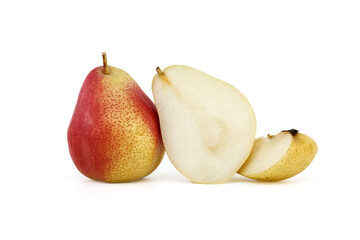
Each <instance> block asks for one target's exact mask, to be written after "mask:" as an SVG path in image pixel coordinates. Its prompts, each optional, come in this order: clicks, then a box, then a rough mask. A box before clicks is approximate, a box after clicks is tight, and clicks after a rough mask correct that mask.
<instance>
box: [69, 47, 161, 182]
mask: <svg viewBox="0 0 360 240" xmlns="http://www.w3.org/2000/svg"><path fill="white" fill-rule="evenodd" d="M67 139H68V145H69V151H70V155H71V157H72V160H73V162H74V164H75V166H76V167H77V169H78V170H79V171H80V172H81V173H82V174H84V175H85V176H87V177H89V178H91V179H94V180H99V181H104V182H128V181H134V180H137V179H140V178H142V177H145V176H147V175H149V174H150V173H151V172H153V171H154V170H155V169H156V168H157V167H158V165H159V164H160V162H161V160H162V158H163V156H164V145H163V142H162V138H161V132H160V125H159V117H158V114H157V110H156V107H155V105H154V103H153V102H152V101H151V100H150V99H149V98H148V97H147V96H146V94H145V93H144V92H143V91H142V90H141V89H140V87H139V85H138V84H137V83H136V82H135V81H134V80H133V79H132V78H131V76H130V75H129V74H128V73H126V72H125V71H123V70H121V69H118V68H115V67H112V66H109V65H108V64H107V58H106V54H105V53H103V66H102V67H97V68H95V69H93V70H92V71H91V72H90V73H89V75H88V76H87V77H86V79H85V82H84V83H83V86H82V88H81V90H80V94H79V97H78V100H77V104H76V107H75V110H74V113H73V116H72V119H71V122H70V126H69V128H68V132H67Z"/></svg>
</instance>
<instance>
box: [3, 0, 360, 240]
mask: <svg viewBox="0 0 360 240" xmlns="http://www.w3.org/2000/svg"><path fill="white" fill-rule="evenodd" d="M0 24H1V30H0V31H1V32H0V35H1V38H0V43H1V44H0V53H1V54H0V59H1V62H0V66H1V75H0V81H1V85H0V104H1V105H0V106H1V109H0V114H1V117H0V123H1V124H0V128H1V129H0V130H1V131H0V136H1V138H0V141H1V142H0V143H1V144H0V160H1V174H0V178H1V179H0V180H1V183H0V184H1V190H0V192H1V195H2V197H1V198H0V203H1V204H0V220H1V223H0V225H1V230H0V238H1V239H145V238H146V239H230V238H233V239H260V238H262V239H263V238H266V239H315V238H317V239H326V238H330V237H331V238H332V239H335V238H336V239H359V238H360V234H359V231H360V230H359V215H360V209H359V202H360V198H359V195H358V193H359V186H360V184H359V183H360V181H359V178H358V176H357V175H358V174H359V168H360V157H359V154H358V150H359V137H358V135H359V124H360V117H359V102H360V97H359V86H358V85H357V83H358V82H359V80H360V5H359V1H345V0H342V1H316V0H311V1H306V0H305V1H225V0H222V1H187V0H181V1H134V0H133V1H127V2H125V1H98V2H95V1H61V3H60V1H59V3H54V2H52V1H36V0H33V1H1V3H0ZM102 51H106V52H107V54H108V61H109V64H110V65H113V66H116V67H118V68H122V69H124V70H126V71H127V72H128V73H130V75H131V76H132V77H133V78H134V79H135V80H136V81H137V82H138V83H139V85H140V86H141V88H142V89H143V90H144V92H145V93H146V94H148V96H150V97H151V98H152V93H151V80H152V78H153V76H154V75H155V67H157V66H160V67H162V68H165V67H166V66H168V65H173V64H184V65H188V66H192V67H194V68H197V69H199V70H201V71H204V72H206V73H209V74H211V75H213V76H215V77H218V78H220V79H222V80H225V81H227V82H229V83H230V84H232V85H234V86H235V87H237V88H238V89H240V91H241V92H242V93H243V94H244V95H245V96H246V97H247V98H248V100H249V101H250V103H251V104H252V106H253V108H254V110H255V113H256V116H257V122H258V131H257V136H261V135H266V134H267V133H272V134H275V133H277V132H279V131H280V130H283V129H289V128H293V127H294V128H298V129H299V130H300V131H301V132H303V133H305V134H308V135H309V136H311V137H312V138H314V139H315V141H316V142H317V143H318V146H319V152H318V155H317V156H316V158H315V160H314V162H313V163H312V164H311V165H310V166H309V167H308V168H307V169H306V170H305V171H304V172H303V173H301V174H299V175H297V176H296V177H294V178H292V179H289V180H286V181H282V182H278V183H261V182H256V181H252V180H248V179H245V178H243V177H241V176H239V175H237V176H234V177H233V178H232V179H231V180H230V181H228V182H227V183H225V184H219V185H199V184H194V183H191V182H190V181H189V180H187V179H186V178H184V177H183V176H182V175H181V174H180V173H178V172H177V170H176V169H175V168H174V167H173V166H172V165H171V163H170V162H169V160H168V158H167V157H165V158H164V159H163V162H162V163H161V165H160V166H159V168H158V169H157V170H156V171H155V172H154V173H153V174H151V175H150V176H149V177H146V178H145V179H142V180H140V181H136V182H133V183H126V184H106V183H101V182H95V181H92V180H89V179H87V178H85V177H84V176H82V175H81V174H80V173H79V172H78V171H77V169H76V168H75V167H74V165H73V163H72V160H71V158H70V155H69V153H68V148H67V140H66V131H67V127H68V124H69V121H70V118H71V116H72V112H73V109H74V106H75V103H76V100H77V95H78V92H79V90H80V88H81V85H82V83H83V81H84V79H85V77H86V75H87V74H88V72H89V71H90V70H91V69H93V68H94V67H97V66H99V65H101V64H102V59H101V53H102Z"/></svg>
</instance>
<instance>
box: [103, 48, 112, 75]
mask: <svg viewBox="0 0 360 240" xmlns="http://www.w3.org/2000/svg"><path fill="white" fill-rule="evenodd" d="M102 57H103V72H104V74H106V75H109V74H110V68H109V66H108V63H107V57H106V52H103V53H102Z"/></svg>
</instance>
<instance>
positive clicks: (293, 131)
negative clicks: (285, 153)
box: [282, 128, 299, 137]
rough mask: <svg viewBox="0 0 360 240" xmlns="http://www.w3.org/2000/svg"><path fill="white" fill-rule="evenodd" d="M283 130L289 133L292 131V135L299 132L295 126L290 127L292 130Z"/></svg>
mask: <svg viewBox="0 0 360 240" xmlns="http://www.w3.org/2000/svg"><path fill="white" fill-rule="evenodd" d="M282 132H288V133H290V134H291V135H293V136H294V137H295V136H296V134H297V133H298V132H299V131H298V130H296V129H294V128H293V129H290V130H283V131H282Z"/></svg>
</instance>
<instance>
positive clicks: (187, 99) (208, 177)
mask: <svg viewBox="0 0 360 240" xmlns="http://www.w3.org/2000/svg"><path fill="white" fill-rule="evenodd" d="M157 72H158V74H156V75H155V77H154V79H153V82H152V90H153V95H154V100H155V104H156V107H157V110H158V114H159V118H160V128H161V133H162V138H163V142H164V145H165V150H166V152H167V155H168V157H169V159H170V160H171V162H172V163H173V165H174V166H175V167H176V168H177V170H178V171H179V172H180V173H182V174H183V175H184V176H185V177H187V178H189V179H190V180H192V181H193V182H196V183H222V182H225V181H226V180H228V179H229V178H231V177H232V176H233V175H234V174H235V173H236V172H237V170H238V169H239V168H240V167H241V165H242V164H243V163H244V162H245V160H246V159H247V158H248V156H249V154H250V151H251V148H252V146H253V143H254V139H255V131H256V120H255V114H254V111H253V109H252V108H251V106H250V104H249V102H248V101H247V99H246V98H245V97H244V96H243V95H242V94H241V93H240V91H239V90H237V89H236V88H235V87H233V86H231V85H230V84H227V83H225V82H223V81H221V80H219V79H216V78H214V77H212V76H210V75H207V74H205V73H203V72H201V71H198V70H196V69H193V68H190V67H186V66H178V65H175V66H170V67H167V68H166V69H165V70H164V71H163V72H162V71H161V70H160V69H159V68H157Z"/></svg>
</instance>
